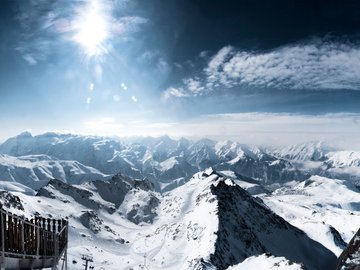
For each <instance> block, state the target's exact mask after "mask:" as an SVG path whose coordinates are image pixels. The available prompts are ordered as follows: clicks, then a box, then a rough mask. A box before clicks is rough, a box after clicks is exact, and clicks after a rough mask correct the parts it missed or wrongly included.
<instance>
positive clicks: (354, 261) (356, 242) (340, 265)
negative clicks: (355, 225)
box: [336, 229, 360, 270]
mask: <svg viewBox="0 0 360 270" xmlns="http://www.w3.org/2000/svg"><path fill="white" fill-rule="evenodd" d="M340 269H341V270H360V229H359V230H358V231H357V233H356V234H355V235H354V237H353V238H352V239H351V241H350V243H349V244H348V246H347V247H346V249H345V250H344V251H343V252H342V253H341V254H340V256H339V258H338V260H337V264H336V270H340Z"/></svg>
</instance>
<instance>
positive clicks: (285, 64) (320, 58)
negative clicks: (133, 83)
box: [182, 40, 360, 95]
mask: <svg viewBox="0 0 360 270" xmlns="http://www.w3.org/2000/svg"><path fill="white" fill-rule="evenodd" d="M359 70H360V44H354V43H339V42H332V41H328V40H315V41H314V40H313V41H312V42H308V43H304V44H293V45H288V46H284V47H281V48H277V49H274V50H271V51H267V52H249V51H241V50H236V49H235V48H234V47H231V46H226V47H224V48H222V49H221V50H220V51H218V52H217V53H216V54H215V55H214V56H213V57H212V58H211V59H210V60H209V62H208V64H207V66H206V67H205V68H204V69H203V71H202V73H201V77H202V78H203V79H202V80H199V77H200V76H199V75H197V76H195V77H193V78H187V79H185V80H184V81H183V86H182V88H183V89H184V91H185V92H186V93H184V95H202V94H206V93H208V92H211V91H214V90H216V89H217V88H221V89H223V88H231V87H236V86H239V87H256V88H270V89H271V88H272V89H314V90H316V89H321V90H326V89H329V90H331V89H349V90H360V73H359V72H358V71H359Z"/></svg>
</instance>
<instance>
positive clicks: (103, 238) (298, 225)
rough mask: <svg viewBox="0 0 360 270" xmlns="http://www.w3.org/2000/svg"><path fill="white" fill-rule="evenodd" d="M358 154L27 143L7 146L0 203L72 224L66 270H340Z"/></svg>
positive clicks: (141, 141)
mask: <svg viewBox="0 0 360 270" xmlns="http://www.w3.org/2000/svg"><path fill="white" fill-rule="evenodd" d="M359 156H360V154H359V153H357V152H353V151H348V150H337V149H333V148H331V147H328V146H325V145H324V144H322V143H319V142H317V143H315V142H311V143H309V144H304V145H297V146H293V147H287V148H281V149H271V148H267V149H265V148H258V147H248V146H245V145H242V144H239V143H236V142H231V141H222V142H214V141H211V140H207V139H204V140H200V141H197V142H191V141H189V140H186V139H180V140H173V139H171V138H169V137H167V136H164V137H160V138H138V139H134V140H131V139H129V140H127V141H126V143H124V142H120V141H119V140H117V139H111V138H102V137H92V136H80V135H66V134H65V135H64V134H56V133H47V134H43V135H38V136H32V135H31V134H29V133H24V134H21V135H19V136H17V137H14V138H10V139H9V140H8V141H6V142H5V143H3V144H2V145H0V179H1V180H3V181H0V189H1V191H0V201H1V202H2V203H3V205H4V207H5V208H8V209H9V210H10V211H12V212H14V213H15V214H18V215H25V216H27V217H34V216H35V215H38V214H40V215H42V216H45V217H52V218H65V219H68V220H69V224H70V228H69V247H68V264H69V269H75V270H76V269H83V266H82V263H83V262H82V261H81V256H82V255H84V254H87V255H90V256H92V257H93V258H94V262H93V263H92V265H94V266H95V267H96V269H129V270H130V269H133V270H138V269H155V270H156V269H169V270H173V269H174V270H175V269H184V270H185V269H186V270H201V269H219V270H225V269H229V270H234V269H235V270H236V269H249V270H251V269H256V270H259V269H310V270H312V269H313V270H322V269H334V267H335V265H336V257H338V256H339V255H340V254H341V253H342V251H343V250H344V249H345V248H346V246H347V243H349V242H350V240H351V239H353V236H354V234H355V233H356V231H357V230H358V229H359V224H360V200H359V197H360V196H359V185H358V183H359V179H360V173H359V172H360V166H359V165H360V163H359V161H358V160H359ZM119 172H120V174H118V173H119ZM55 179H57V180H55ZM354 261H355V262H356V261H357V259H354Z"/></svg>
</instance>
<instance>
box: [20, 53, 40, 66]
mask: <svg viewBox="0 0 360 270" xmlns="http://www.w3.org/2000/svg"><path fill="white" fill-rule="evenodd" d="M23 57H24V59H25V60H26V62H28V64H29V65H30V66H34V65H36V64H37V61H36V59H35V58H34V57H33V56H32V55H31V54H25V55H24V56H23Z"/></svg>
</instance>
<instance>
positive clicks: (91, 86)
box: [89, 83, 95, 92]
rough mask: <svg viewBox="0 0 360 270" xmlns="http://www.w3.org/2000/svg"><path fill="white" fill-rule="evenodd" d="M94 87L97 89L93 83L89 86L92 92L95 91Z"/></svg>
mask: <svg viewBox="0 0 360 270" xmlns="http://www.w3.org/2000/svg"><path fill="white" fill-rule="evenodd" d="M94 87H95V85H94V84H93V83H90V85H89V90H90V92H92V91H94Z"/></svg>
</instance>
